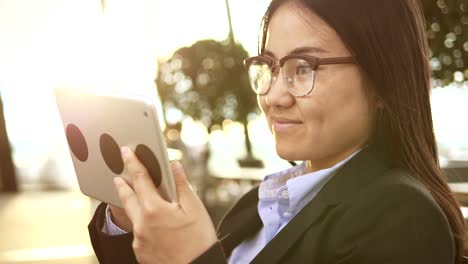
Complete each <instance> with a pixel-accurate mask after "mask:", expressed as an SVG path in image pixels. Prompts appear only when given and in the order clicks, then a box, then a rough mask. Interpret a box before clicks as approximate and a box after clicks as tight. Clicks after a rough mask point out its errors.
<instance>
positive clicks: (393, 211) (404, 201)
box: [344, 169, 448, 227]
mask: <svg viewBox="0 0 468 264" xmlns="http://www.w3.org/2000/svg"><path fill="white" fill-rule="evenodd" d="M376 177H377V178H376V179H375V181H373V182H372V183H371V184H369V185H368V186H363V188H362V191H361V192H360V193H359V194H357V195H355V196H354V197H353V198H352V199H349V200H348V201H346V202H345V203H344V206H345V207H346V208H347V210H346V211H347V212H348V213H349V214H356V213H360V212H361V211H362V210H365V211H366V212H367V213H368V214H371V213H372V212H375V213H374V214H379V215H381V217H383V216H391V217H394V218H396V217H398V216H401V217H410V216H411V217H414V221H416V220H420V221H424V222H426V223H427V222H437V223H438V224H443V225H444V226H446V227H448V221H447V218H446V216H445V214H444V212H443V210H442V209H441V208H440V206H439V205H438V204H437V202H436V201H435V200H434V198H433V196H432V195H431V193H430V191H429V190H428V189H427V188H426V187H425V186H424V184H422V183H421V182H420V181H419V180H417V179H416V178H415V177H413V176H412V175H410V174H409V173H408V172H407V171H405V170H402V169H391V170H388V171H386V172H385V173H384V174H383V175H376ZM408 220H409V219H408ZM408 222H409V221H408Z"/></svg>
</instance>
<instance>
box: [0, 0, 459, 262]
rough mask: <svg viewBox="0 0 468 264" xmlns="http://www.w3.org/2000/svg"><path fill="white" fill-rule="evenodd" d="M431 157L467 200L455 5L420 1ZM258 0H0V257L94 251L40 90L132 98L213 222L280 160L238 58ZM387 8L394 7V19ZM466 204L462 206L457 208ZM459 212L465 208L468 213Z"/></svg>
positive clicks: (34, 258)
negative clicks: (152, 109) (152, 113)
mask: <svg viewBox="0 0 468 264" xmlns="http://www.w3.org/2000/svg"><path fill="white" fill-rule="evenodd" d="M421 2H422V5H423V7H424V11H425V15H426V20H427V32H428V38H429V43H430V47H431V54H430V57H431V59H430V64H431V67H432V69H433V78H432V87H433V88H432V98H431V100H432V106H433V118H434V125H435V133H436V137H437V141H438V145H439V157H440V162H441V166H442V167H443V168H444V170H446V171H447V174H448V177H449V180H450V182H451V187H452V189H453V190H454V191H455V192H456V195H457V197H458V198H459V200H460V201H461V202H462V204H465V205H466V204H468V122H466V116H467V115H468V104H467V102H468V3H467V1H465V0H421ZM268 3H269V0H255V1H251V0H229V1H228V0H224V1H223V0H197V1H190V0H171V1H164V0H132V1H130V0H80V1H77V0H41V1H35V0H1V1H0V234H1V235H2V238H3V239H2V240H1V241H0V263H97V261H96V259H95V257H94V255H93V251H92V248H91V245H90V242H89V238H88V233H87V229H86V226H87V223H88V221H89V219H90V217H91V216H92V213H93V211H94V209H95V207H96V205H97V204H98V202H97V201H94V200H92V199H90V198H88V197H86V196H84V195H82V194H81V193H80V191H79V188H78V183H77V180H76V177H75V172H74V170H73V164H72V162H71V158H70V153H69V151H68V146H67V142H66V139H65V136H64V134H63V129H62V124H61V122H60V117H59V114H58V112H57V109H56V104H55V100H54V96H53V89H55V88H62V87H64V88H67V89H76V90H86V91H93V92H110V93H114V94H119V95H124V96H126V95H128V96H144V97H145V98H147V99H149V100H152V102H153V103H154V104H155V105H156V106H157V108H158V110H159V114H160V116H159V117H160V118H159V119H160V121H161V125H162V127H163V128H164V134H165V137H166V141H167V145H168V147H169V148H170V149H169V155H170V157H172V158H177V159H181V160H182V161H183V163H184V165H185V167H186V171H187V172H188V176H189V178H190V181H191V182H192V184H193V186H194V188H195V190H196V191H197V192H198V194H199V195H200V197H201V198H202V199H203V201H204V203H205V205H206V206H207V208H208V210H209V212H210V214H211V216H212V218H213V220H214V222H217V221H218V220H219V218H220V217H221V216H222V214H223V213H224V212H225V211H226V210H227V209H228V208H229V206H231V205H232V203H233V202H235V200H236V199H237V198H238V197H239V196H240V195H242V194H243V193H245V192H246V191H247V190H249V189H250V188H251V187H252V186H254V185H256V184H258V183H259V181H261V180H262V179H263V177H264V176H265V175H266V174H268V173H272V172H275V171H278V170H281V169H284V168H287V167H289V166H290V165H289V163H288V162H286V161H284V160H281V159H280V158H279V157H278V156H277V155H276V152H275V150H274V145H273V141H272V138H271V137H270V133H269V131H268V128H267V125H266V121H265V120H264V118H263V117H262V115H261V114H260V112H259V110H258V108H257V105H256V101H255V96H254V94H253V93H252V92H251V90H250V87H249V84H248V80H247V75H246V72H245V71H244V69H243V65H242V60H243V59H244V58H246V57H247V56H249V55H254V54H256V53H257V43H258V32H259V29H260V21H261V17H262V15H263V13H264V11H265V9H266V7H267V5H268ZM395 19H397V18H395ZM463 210H464V212H465V208H463ZM467 216H468V214H467Z"/></svg>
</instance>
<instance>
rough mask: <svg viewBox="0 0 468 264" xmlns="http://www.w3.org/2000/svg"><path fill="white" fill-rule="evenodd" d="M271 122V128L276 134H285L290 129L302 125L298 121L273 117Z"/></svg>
mask: <svg viewBox="0 0 468 264" xmlns="http://www.w3.org/2000/svg"><path fill="white" fill-rule="evenodd" d="M271 120H272V128H273V130H274V131H275V132H276V133H280V132H286V131H288V130H290V129H294V128H297V127H298V126H299V125H301V124H302V122H301V121H299V120H296V119H290V118H285V117H277V116H274V117H272V118H271Z"/></svg>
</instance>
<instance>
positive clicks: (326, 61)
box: [244, 54, 356, 97]
mask: <svg viewBox="0 0 468 264" xmlns="http://www.w3.org/2000/svg"><path fill="white" fill-rule="evenodd" d="M289 59H301V60H304V61H306V62H307V63H309V65H310V67H311V68H312V70H313V71H314V74H315V71H316V70H317V68H318V67H319V66H320V65H332V64H355V63H356V61H355V60H354V57H352V56H348V57H334V58H317V57H314V56H310V55H302V54H290V55H286V56H284V57H283V58H281V59H279V60H278V61H275V60H273V59H272V58H269V57H266V56H262V55H258V56H253V57H249V58H247V59H245V60H244V66H245V68H246V69H247V71H248V70H249V68H250V66H251V65H252V63H253V62H254V61H261V62H264V63H265V64H266V65H268V67H269V68H270V71H271V72H272V73H274V70H275V69H274V67H276V66H279V67H280V69H282V68H283V66H284V64H285V63H286V61H287V60H289ZM249 79H250V76H249ZM272 84H273V80H272V81H271V83H270V86H269V87H268V89H266V91H265V92H264V93H257V91H255V90H254V89H253V87H252V90H254V92H255V93H256V94H258V95H265V94H267V93H268V92H269V91H270V88H271V85H272ZM314 86H315V76H314V83H313V84H312V87H311V88H310V90H309V91H308V92H307V93H306V94H304V95H296V94H294V93H293V92H291V91H290V90H289V89H288V91H289V93H291V94H292V95H294V96H296V97H303V96H307V95H309V94H310V93H311V92H312V90H313V89H314Z"/></svg>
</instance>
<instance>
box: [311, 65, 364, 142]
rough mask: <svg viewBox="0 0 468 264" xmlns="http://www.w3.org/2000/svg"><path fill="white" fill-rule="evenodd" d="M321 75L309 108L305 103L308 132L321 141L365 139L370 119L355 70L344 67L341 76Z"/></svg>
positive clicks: (362, 86)
mask: <svg viewBox="0 0 468 264" xmlns="http://www.w3.org/2000/svg"><path fill="white" fill-rule="evenodd" d="M337 70H341V69H337ZM320 73H321V75H319V76H318V78H317V83H316V89H315V90H314V93H313V98H310V99H313V100H309V101H310V103H309V105H307V103H308V102H304V103H305V104H304V111H303V112H304V114H306V115H305V116H307V120H308V132H309V133H313V134H315V135H316V136H317V137H318V140H320V141H322V140H324V141H328V140H332V141H336V140H338V141H340V140H344V141H346V140H351V139H353V140H355V139H357V137H365V136H366V135H367V134H368V130H369V126H370V123H371V120H372V117H371V113H370V111H369V104H368V103H369V102H368V97H367V95H366V89H365V87H364V83H363V81H362V78H361V75H360V73H359V71H358V70H357V68H356V67H349V68H348V67H346V68H344V69H343V70H341V72H340V74H336V71H333V72H332V71H331V69H330V70H329V71H323V72H320ZM317 133H319V134H318V135H317Z"/></svg>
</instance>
